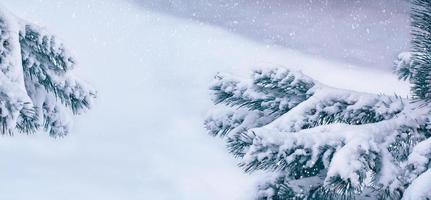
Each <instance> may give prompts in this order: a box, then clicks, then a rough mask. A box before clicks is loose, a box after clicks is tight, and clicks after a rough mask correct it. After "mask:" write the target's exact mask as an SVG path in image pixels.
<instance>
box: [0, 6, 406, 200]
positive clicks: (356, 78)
mask: <svg viewBox="0 0 431 200" xmlns="http://www.w3.org/2000/svg"><path fill="white" fill-rule="evenodd" d="M2 3H3V4H4V5H5V6H6V7H8V8H9V9H10V10H11V11H13V12H14V13H15V14H17V15H19V16H20V17H23V18H26V19H28V20H30V21H35V22H39V23H40V24H41V25H45V26H46V27H47V28H48V29H49V30H51V31H53V32H54V33H57V35H59V36H60V38H62V39H63V40H64V42H65V44H67V45H68V46H69V48H70V49H71V50H73V51H74V54H75V55H76V57H77V59H78V60H79V61H80V69H78V71H79V73H80V75H81V76H82V77H84V78H85V79H87V80H89V81H90V82H91V83H92V84H93V85H94V86H95V88H96V89H98V92H99V99H98V102H97V104H96V106H95V108H94V109H93V110H92V111H90V112H89V113H88V114H86V115H84V116H82V118H80V119H79V121H77V122H76V123H75V128H74V130H72V133H71V135H69V136H68V137H66V138H63V139H52V138H49V137H48V136H46V135H44V134H37V135H32V136H15V137H9V136H4V137H2V138H1V140H0V157H1V158H2V159H0V160H1V161H0V199H44V200H50V199H73V200H75V199H106V200H110V199H128V200H134V199H136V200H138V199H139V200H140V199H175V200H177V199H180V200H181V199H187V200H188V199H247V197H248V196H247V195H249V194H250V193H249V192H248V191H252V189H253V178H252V177H250V176H248V175H245V174H243V173H242V172H241V171H240V169H238V168H237V167H236V165H235V161H234V159H232V158H231V157H230V155H228V154H227V153H226V151H225V149H224V147H223V144H222V143H221V142H220V143H216V142H215V141H216V140H214V139H213V138H211V137H209V136H207V135H206V131H205V130H204V128H203V125H202V123H203V119H204V116H205V115H206V111H207V110H208V107H209V106H210V104H211V103H210V101H209V95H208V86H209V83H210V81H211V80H212V77H213V76H214V74H215V73H216V72H218V71H222V72H230V73H236V74H240V75H242V74H248V71H249V69H250V68H251V67H258V66H263V67H265V66H278V65H282V66H286V67H292V68H294V69H300V70H302V71H303V72H304V73H306V74H308V75H310V76H312V77H314V78H316V79H318V80H319V81H321V82H323V83H325V84H328V85H331V86H336V87H343V88H348V89H354V90H359V91H366V92H374V93H386V94H393V93H397V94H400V95H403V96H404V95H406V94H407V92H408V86H407V85H406V84H405V83H401V82H399V81H397V80H396V78H395V76H393V75H392V74H390V73H389V72H386V71H379V70H368V69H367V70H365V69H364V68H362V67H358V66H352V65H349V64H345V63H336V62H330V61H325V60H320V59H316V58H313V57H310V56H307V55H304V54H301V53H300V52H297V51H294V50H289V49H284V48H279V47H269V46H265V45H261V44H259V43H255V42H252V41H249V40H247V39H243V38H241V37H239V36H236V35H233V34H230V33H228V32H226V31H224V30H222V29H219V28H216V27H211V26H208V25H203V24H198V23H193V22H191V21H187V20H184V19H175V18H172V17H169V16H165V15H163V14H158V13H154V12H151V11H148V10H142V9H141V8H137V7H135V5H132V4H128V3H125V2H124V1H120V0H106V1H99V0H76V1H55V0H43V1H42V0H26V1H15V0H3V1H2ZM245 72H246V73H245Z"/></svg>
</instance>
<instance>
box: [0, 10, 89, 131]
mask: <svg viewBox="0 0 431 200" xmlns="http://www.w3.org/2000/svg"><path fill="white" fill-rule="evenodd" d="M75 64H76V61H75V60H74V58H73V57H72V56H71V55H70V53H69V52H68V51H67V49H66V48H65V47H64V46H63V44H62V43H61V42H59V41H58V39H57V37H56V36H54V35H52V34H50V33H48V32H46V31H45V30H44V29H42V28H40V27H38V26H37V25H34V24H31V23H29V22H27V21H24V20H21V19H19V18H17V17H15V16H14V15H13V14H11V13H10V12H9V11H8V10H6V9H5V8H3V7H0V83H1V84H0V133H1V134H13V133H15V132H17V131H19V132H23V133H33V132H35V131H37V130H39V129H40V128H44V130H45V131H47V132H49V134H50V135H51V136H64V135H66V134H67V133H68V132H69V130H70V122H71V120H70V119H69V117H68V115H69V113H73V114H80V113H83V112H85V111H86V110H88V109H89V108H90V107H91V105H92V102H93V101H94V98H95V96H96V92H95V91H94V90H93V89H92V88H91V87H89V86H88V85H87V84H85V83H84V82H83V81H81V80H79V79H78V78H77V77H76V76H75V75H74V74H73V68H74V66H75Z"/></svg>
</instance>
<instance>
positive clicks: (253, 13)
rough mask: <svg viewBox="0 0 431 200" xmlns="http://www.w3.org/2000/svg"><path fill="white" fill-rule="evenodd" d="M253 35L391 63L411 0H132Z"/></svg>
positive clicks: (340, 56)
mask: <svg viewBox="0 0 431 200" xmlns="http://www.w3.org/2000/svg"><path fill="white" fill-rule="evenodd" d="M130 1H133V2H135V3H137V4H139V5H140V6H142V7H144V8H147V9H151V10H156V11H160V12H163V13H167V14H170V15H173V16H177V17H182V18H186V19H193V20H196V21H199V22H203V23H209V24H212V25H216V26H219V27H222V28H223V29H225V30H228V31H230V32H233V33H237V34H240V35H242V36H245V37H247V38H250V39H253V40H255V41H258V42H261V43H265V44H269V45H280V46H283V47H288V48H294V49H299V50H301V51H302V52H304V53H309V54H311V55H313V56H319V57H323V58H327V59H332V60H334V59H336V60H342V61H345V62H349V63H355V64H359V65H364V66H368V67H379V68H386V69H387V68H388V67H391V66H392V61H393V58H394V57H395V56H396V55H397V54H398V53H400V51H403V50H406V49H408V46H409V45H408V41H409V31H408V25H409V17H408V11H409V3H408V0H390V1H388V0H253V1H250V0H162V1H160V0H130Z"/></svg>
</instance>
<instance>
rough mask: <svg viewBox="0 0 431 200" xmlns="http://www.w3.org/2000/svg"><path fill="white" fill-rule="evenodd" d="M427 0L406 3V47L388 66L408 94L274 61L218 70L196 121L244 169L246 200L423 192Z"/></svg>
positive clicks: (426, 177) (428, 174)
mask: <svg viewBox="0 0 431 200" xmlns="http://www.w3.org/2000/svg"><path fill="white" fill-rule="evenodd" d="M430 21H431V1H430V0H414V1H413V6H412V27H413V29H414V31H413V35H414V37H413V42H412V43H413V53H410V54H409V53H406V54H402V55H400V57H399V60H398V61H397V68H396V71H397V73H398V75H399V77H400V78H402V79H409V80H410V82H411V83H412V86H413V87H412V93H413V98H412V99H404V98H401V97H398V96H385V95H376V94H367V93H360V92H355V91H349V90H342V89H336V88H332V87H329V86H326V85H324V84H322V83H319V82H317V81H315V80H313V79H312V78H310V77H307V76H305V75H303V74H302V73H300V72H294V71H291V70H287V69H284V68H274V69H261V70H255V71H254V72H253V73H252V75H251V78H250V79H246V80H241V79H235V78H232V77H229V76H227V75H221V74H218V75H217V76H216V77H215V79H214V82H213V83H212V84H211V88H210V90H211V91H212V96H213V98H212V99H213V102H214V103H215V104H216V107H215V109H214V110H213V111H212V112H211V113H210V115H209V116H208V118H207V119H206V120H205V127H206V128H207V130H208V131H209V133H210V134H211V135H214V136H221V137H224V138H225V141H226V142H227V147H228V149H229V151H230V152H231V153H232V154H233V155H234V156H235V157H237V158H238V159H239V166H240V167H242V168H243V169H244V171H246V172H255V171H258V170H259V171H265V172H267V173H268V176H267V177H266V178H265V179H264V180H262V182H261V183H260V184H259V185H258V187H257V194H256V199H262V200H265V199H267V200H269V199H272V200H279V199H280V200H281V199H315V200H322V199H409V200H410V199H411V200H413V199H414V200H416V199H431V192H430V191H431V184H430V180H431V169H429V167H430V166H431V162H430V161H431V138H430V136H431V126H430V118H429V116H430V111H431V107H430V106H429V105H428V103H427V102H428V101H429V99H431V96H430V93H431V89H430V88H431V86H430V82H429V81H430V80H429V79H430V78H429V77H430V75H431V74H430V73H431V65H430V63H431V52H430V50H431V46H430V45H431V38H430V30H431V29H430V25H431V24H430V23H429V22H430Z"/></svg>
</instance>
